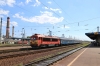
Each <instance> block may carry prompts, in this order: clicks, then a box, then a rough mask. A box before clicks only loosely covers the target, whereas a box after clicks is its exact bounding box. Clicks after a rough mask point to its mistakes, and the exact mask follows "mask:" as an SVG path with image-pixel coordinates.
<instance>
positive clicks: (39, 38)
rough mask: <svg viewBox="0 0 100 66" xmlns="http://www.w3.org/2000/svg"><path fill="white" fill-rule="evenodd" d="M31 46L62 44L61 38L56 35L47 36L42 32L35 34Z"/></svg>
mask: <svg viewBox="0 0 100 66" xmlns="http://www.w3.org/2000/svg"><path fill="white" fill-rule="evenodd" d="M30 45H31V47H40V46H49V45H60V39H59V38H58V37H55V36H45V35H41V34H34V35H32V36H31V40H30Z"/></svg>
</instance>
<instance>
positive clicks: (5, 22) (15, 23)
mask: <svg viewBox="0 0 100 66" xmlns="http://www.w3.org/2000/svg"><path fill="white" fill-rule="evenodd" d="M6 25H7V21H3V22H2V26H6ZM11 26H18V23H17V22H15V21H12V22H10V27H11Z"/></svg>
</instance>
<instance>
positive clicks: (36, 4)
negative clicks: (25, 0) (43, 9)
mask: <svg viewBox="0 0 100 66" xmlns="http://www.w3.org/2000/svg"><path fill="white" fill-rule="evenodd" d="M40 4H41V2H40V1H39V0H36V3H35V4H34V5H33V6H39V5H40Z"/></svg>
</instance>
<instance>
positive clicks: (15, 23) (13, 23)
mask: <svg viewBox="0 0 100 66" xmlns="http://www.w3.org/2000/svg"><path fill="white" fill-rule="evenodd" d="M10 24H11V25H12V26H18V23H17V22H15V21H12V22H10Z"/></svg>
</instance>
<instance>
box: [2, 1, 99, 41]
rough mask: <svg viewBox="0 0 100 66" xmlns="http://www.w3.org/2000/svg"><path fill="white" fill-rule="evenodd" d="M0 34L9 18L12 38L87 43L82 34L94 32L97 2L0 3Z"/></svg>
mask: <svg viewBox="0 0 100 66" xmlns="http://www.w3.org/2000/svg"><path fill="white" fill-rule="evenodd" d="M0 17H2V18H3V27H2V34H3V35H5V34H6V21H7V17H10V35H12V26H15V34H14V36H15V37H22V35H21V33H22V28H24V29H25V32H26V33H25V34H26V36H30V35H32V34H34V33H38V34H45V35H48V31H49V30H51V31H52V34H53V35H54V36H62V34H64V35H65V37H69V36H70V37H72V38H74V37H75V38H76V39H80V40H90V39H89V38H88V37H87V36H85V33H87V32H95V31H97V29H96V28H97V26H99V24H100V0H0Z"/></svg>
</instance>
